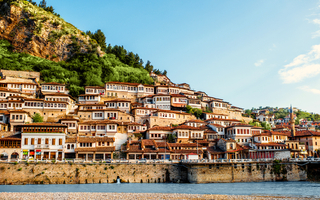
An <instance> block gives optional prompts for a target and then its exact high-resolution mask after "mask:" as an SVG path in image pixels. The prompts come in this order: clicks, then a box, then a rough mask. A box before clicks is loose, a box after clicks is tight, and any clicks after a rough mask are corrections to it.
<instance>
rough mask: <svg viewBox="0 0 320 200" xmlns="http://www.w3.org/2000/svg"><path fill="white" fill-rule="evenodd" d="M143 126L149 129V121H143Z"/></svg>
mask: <svg viewBox="0 0 320 200" xmlns="http://www.w3.org/2000/svg"><path fill="white" fill-rule="evenodd" d="M144 124H145V125H146V126H147V128H148V129H149V128H150V123H149V120H145V121H144Z"/></svg>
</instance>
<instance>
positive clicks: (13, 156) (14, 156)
mask: <svg viewBox="0 0 320 200" xmlns="http://www.w3.org/2000/svg"><path fill="white" fill-rule="evenodd" d="M10 159H19V154H18V153H17V152H13V153H12V154H11V158H10Z"/></svg>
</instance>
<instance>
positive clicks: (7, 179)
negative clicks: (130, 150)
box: [0, 163, 182, 185]
mask: <svg viewBox="0 0 320 200" xmlns="http://www.w3.org/2000/svg"><path fill="white" fill-rule="evenodd" d="M178 169H179V167H177V165H172V164H104V163H101V164H45V163H39V164H38V163H33V164H21V163H19V164H9V163H1V164H0V184H15V185H20V184H78V183H113V182H115V181H116V180H117V177H119V178H120V179H121V182H129V183H163V182H167V181H168V182H169V181H173V182H182V180H181V177H180V170H178Z"/></svg>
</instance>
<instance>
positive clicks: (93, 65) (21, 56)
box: [0, 40, 153, 97]
mask: <svg viewBox="0 0 320 200" xmlns="http://www.w3.org/2000/svg"><path fill="white" fill-rule="evenodd" d="M12 49H13V47H12V45H11V44H10V43H9V42H8V41H6V40H0V68H1V69H8V70H26V71H38V72H40V73H41V79H42V80H43V81H45V82H59V83H65V84H67V87H68V89H69V90H70V94H71V95H72V96H74V97H76V96H78V95H79V94H81V93H83V92H84V86H89V85H91V86H99V85H101V86H102V85H103V84H104V83H106V82H108V81H121V82H134V83H146V84H152V82H153V80H152V79H151V78H150V76H149V73H148V71H146V70H145V69H143V68H134V67H131V66H128V65H126V64H124V63H122V62H121V61H120V60H119V59H118V58H117V57H116V56H115V55H114V54H105V55H104V56H102V57H98V56H97V55H96V54H83V53H78V54H76V55H75V56H74V57H72V58H71V59H70V60H68V62H65V61H61V62H54V61H50V60H47V59H44V58H39V57H35V56H31V55H29V54H26V53H15V52H12Z"/></svg>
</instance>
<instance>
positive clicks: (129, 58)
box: [87, 32, 167, 75]
mask: <svg viewBox="0 0 320 200" xmlns="http://www.w3.org/2000/svg"><path fill="white" fill-rule="evenodd" d="M87 34H88V32H87ZM106 53H108V54H114V55H115V56H116V57H117V58H118V59H119V60H120V61H121V62H123V63H125V64H127V65H129V66H131V67H134V68H140V69H142V68H144V69H145V70H147V71H148V72H149V73H150V72H151V71H153V72H154V73H156V74H158V75H160V74H162V75H167V71H166V70H164V71H163V72H161V71H160V70H159V69H154V67H153V65H151V62H150V61H149V60H148V61H147V63H146V65H145V66H144V67H143V63H144V62H143V60H142V59H141V58H140V57H139V55H138V54H134V53H133V52H128V51H127V50H126V49H125V48H124V47H123V46H118V45H115V46H113V47H112V46H111V45H110V44H109V45H108V47H107V48H106Z"/></svg>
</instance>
